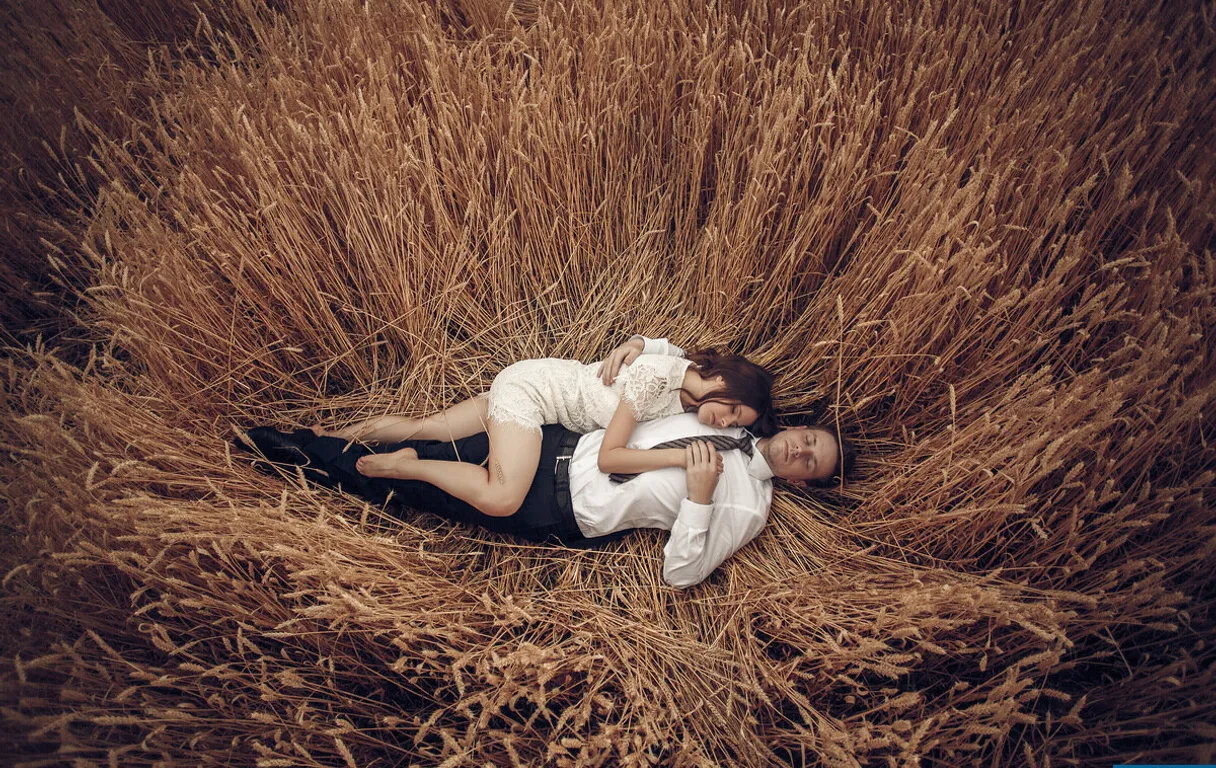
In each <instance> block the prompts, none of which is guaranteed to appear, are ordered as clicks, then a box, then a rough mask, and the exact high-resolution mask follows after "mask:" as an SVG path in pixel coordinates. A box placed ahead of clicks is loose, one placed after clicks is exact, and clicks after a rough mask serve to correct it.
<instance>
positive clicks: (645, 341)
mask: <svg viewBox="0 0 1216 768" xmlns="http://www.w3.org/2000/svg"><path fill="white" fill-rule="evenodd" d="M633 339H641V340H642V354H643V355H669V356H671V357H684V350H683V348H681V347H677V346H676V345H675V344H672V343H671V342H670V341H668V340H667V339H666V338H662V339H649V338H646V337H645V336H643V335H642V334H640V333H635V334H634V335H633V336H632V337H631V338H630V339H629V340H630V341H633Z"/></svg>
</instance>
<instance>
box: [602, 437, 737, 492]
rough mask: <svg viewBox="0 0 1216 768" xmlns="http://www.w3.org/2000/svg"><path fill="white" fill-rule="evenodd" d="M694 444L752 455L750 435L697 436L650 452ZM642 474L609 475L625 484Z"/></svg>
mask: <svg viewBox="0 0 1216 768" xmlns="http://www.w3.org/2000/svg"><path fill="white" fill-rule="evenodd" d="M693 443H710V444H711V445H713V447H715V448H717V449H718V450H719V451H733V450H736V449H737V450H740V451H743V453H744V454H746V455H747V457H748V458H751V455H752V439H751V437H750V436H748V435H744V436H743V437H729V436H727V435H695V436H693V437H680V438H676V439H675V440H668V441H667V442H665V443H659V444H658V445H655V446H652V447H650V448H649V449H648V450H651V451H657V450H660V449H663V448H684V447H687V446H689V445H692V444H693ZM639 474H640V473H638V472H634V473H633V474H625V473H623V472H614V473H612V474H611V475H609V476H608V477H609V479H611V480H612V482H614V483H624V482H627V481H629V480H632V479H633V478H635V477H637V476H638V475H639Z"/></svg>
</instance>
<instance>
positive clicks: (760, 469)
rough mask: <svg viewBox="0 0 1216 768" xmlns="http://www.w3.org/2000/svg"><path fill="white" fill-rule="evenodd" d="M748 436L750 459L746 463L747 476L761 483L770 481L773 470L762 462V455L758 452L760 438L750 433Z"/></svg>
mask: <svg viewBox="0 0 1216 768" xmlns="http://www.w3.org/2000/svg"><path fill="white" fill-rule="evenodd" d="M748 436H749V437H751V438H752V457H751V459H750V460H749V461H748V462H747V474H749V475H751V476H752V477H754V478H756V479H757V480H761V481H763V480H772V479H773V477H774V474H773V468H772V467H770V466H769V465H768V462H767V461H765V460H764V454H763V453H761V452H760V438H758V437H756V436H755V435H752V434H751V433H750V432H749V433H748Z"/></svg>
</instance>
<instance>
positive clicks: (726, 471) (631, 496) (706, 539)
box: [237, 413, 853, 588]
mask: <svg viewBox="0 0 1216 768" xmlns="http://www.w3.org/2000/svg"><path fill="white" fill-rule="evenodd" d="M713 435H725V436H729V437H735V438H745V439H744V440H743V441H742V442H743V443H745V444H746V445H747V447H749V448H750V449H751V455H750V456H749V455H748V452H747V451H746V450H745V449H733V450H724V451H718V450H717V449H716V448H714V446H713V445H712V444H710V443H708V442H696V443H694V444H692V445H689V446H687V447H685V449H684V450H685V456H686V465H685V467H684V468H683V469H681V468H675V467H670V468H667V469H660V470H654V471H651V472H646V473H644V474H641V475H638V476H636V477H634V478H632V479H629V480H626V481H624V482H616V481H614V480H613V479H612V478H610V477H609V476H608V475H605V474H604V473H603V472H600V471H599V467H598V454H599V448H600V443H601V442H602V441H603V438H604V430H597V431H595V432H592V433H590V434H587V435H578V434H575V433H573V432H570V431H569V430H567V429H565V428H563V427H561V426H558V425H549V426H546V427H545V428H544V430H543V439H542V447H541V458H540V463H539V465H538V467H537V471H536V477H535V478H534V479H533V482H532V486H531V488H530V489H529V491H528V494H527V496H526V497H525V498H524V501H523V504H522V505H521V506H520V508H519V510H518V511H517V512H516V513H515V514H513V515H510V516H507V517H491V516H489V515H484V514H482V513H481V512H479V511H478V510H476V509H474V508H473V507H471V506H469V505H468V504H466V503H464V502H462V501H460V500H459V499H455V498H453V497H451V496H449V495H447V494H446V493H444V492H442V491H440V490H439V489H437V488H435V487H434V486H431V485H427V484H426V483H422V482H419V481H414V480H395V479H383V478H372V477H366V476H364V475H362V474H360V473H359V472H358V471H357V470H356V469H355V462H356V461H358V459H359V458H360V457H361V456H365V455H367V454H368V453H372V452H377V453H378V452H382V451H395V450H400V449H401V448H413V449H414V450H415V451H417V453H418V455H419V457H420V458H424V459H437V460H446V461H467V462H473V463H478V462H481V461H484V460H485V459H486V457H487V455H488V453H489V441H488V439H487V438H486V435H485V433H481V434H478V435H474V436H472V437H468V438H463V439H460V440H455V441H451V442H447V441H408V440H407V441H404V442H398V443H392V444H387V445H380V446H376V447H375V448H371V447H368V446H365V445H360V444H355V443H349V442H348V441H346V440H344V439H342V438H338V437H317V436H315V435H314V434H313V433H312V432H309V431H308V430H297V431H296V432H295V433H292V434H288V433H285V432H279V431H278V430H273V429H270V428H268V427H259V428H256V429H252V430H250V431H249V432H248V433H247V440H248V442H249V443H250V444H251V445H252V446H253V447H254V448H256V449H257V450H258V451H260V452H261V453H262V455H263V456H265V457H266V458H268V459H270V460H271V461H275V462H281V463H287V464H295V465H298V466H301V467H303V471H304V474H305V476H306V477H308V478H309V479H310V480H313V481H315V482H318V483H321V484H323V485H327V486H330V487H337V488H340V489H342V490H345V491H349V492H353V493H356V494H358V495H360V496H363V497H364V498H367V499H369V500H371V501H374V502H376V503H383V502H385V501H387V500H389V499H390V497H391V498H393V499H395V500H396V501H399V502H400V503H402V504H406V505H408V506H410V507H413V508H416V509H421V510H425V511H429V512H433V513H435V514H438V515H440V516H442V517H446V518H448V519H450V520H454V521H457V522H465V523H473V524H476V525H480V526H482V527H484V528H488V529H490V530H493V531H497V532H499V533H510V534H513V535H516V536H520V537H523V538H526V539H530V540H533V541H545V540H550V539H556V540H558V541H560V542H562V543H564V544H567V545H569V546H576V547H584V546H594V545H596V544H599V543H602V542H604V541H609V540H613V539H616V538H619V537H620V536H623V535H625V534H626V533H628V531H630V530H632V529H634V528H661V529H664V530H670V531H671V535H670V537H669V538H668V540H667V544H666V546H665V547H664V549H663V553H664V558H663V579H664V581H666V582H667V583H668V584H671V585H672V586H674V587H681V588H683V587H689V586H692V585H693V584H697V583H700V582H701V581H702V580H704V579H705V578H706V577H707V576H708V575H709V574H710V573H712V572H713V570H714V569H715V568H717V567H718V566H719V565H720V564H721V563H722V562H723V561H725V560H726V558H728V557H730V556H731V555H732V554H734V553H735V552H736V551H737V550H738V549H739V548H740V547H742V546H744V545H745V544H747V542H749V541H751V540H752V539H753V538H755V536H756V534H758V533H759V532H760V529H761V528H763V527H764V523H765V521H766V520H767V519H768V510H769V505H770V504H771V502H772V494H773V486H772V478H773V477H774V476H776V477H781V478H784V479H786V480H789V481H792V482H809V483H812V484H821V483H825V482H827V481H829V480H830V479H831V478H832V477H833V476H834V475H837V474H838V472H837V470H838V467H839V468H840V469H841V470H842V471H843V473H844V474H845V475H847V473H848V471H849V469H850V467H851V465H852V460H853V450H852V447H851V446H850V445H849V443H848V441H847V440H845V441H843V442H844V444H843V446H842V445H839V444H838V443H837V441H836V438H835V436H834V435H833V433H832V432H829V431H828V430H825V429H821V428H817V427H794V428H791V429H786V430H783V431H781V432H779V433H778V434H777V435H775V436H773V437H772V438H754V437H752V436H751V435H749V434H748V433H747V432H746V431H745V430H744V429H742V428H739V427H733V428H728V429H716V428H714V427H709V426H706V425H704V424H701V423H700V422H699V421H697V418H696V415H695V414H689V413H686V414H680V415H678V416H671V417H668V418H666V419H659V420H656V421H650V422H645V423H642V424H639V425H638V426H637V428H636V429H635V430H634V432H633V435H632V437H631V439H630V441H629V447H631V448H653V447H655V446H656V445H658V444H660V443H663V442H666V441H669V440H673V439H678V438H686V437H706V438H708V437H710V436H713ZM237 445H238V447H241V448H247V447H248V446H246V445H244V444H242V443H241V442H239V441H238V442H237Z"/></svg>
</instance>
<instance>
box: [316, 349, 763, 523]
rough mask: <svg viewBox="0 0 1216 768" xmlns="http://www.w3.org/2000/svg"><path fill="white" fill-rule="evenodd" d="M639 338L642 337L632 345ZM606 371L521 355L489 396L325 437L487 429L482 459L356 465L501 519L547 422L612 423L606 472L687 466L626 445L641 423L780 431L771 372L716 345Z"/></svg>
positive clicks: (674, 453)
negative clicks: (691, 417)
mask: <svg viewBox="0 0 1216 768" xmlns="http://www.w3.org/2000/svg"><path fill="white" fill-rule="evenodd" d="M636 342H637V337H635V339H634V340H632V341H631V342H630V344H636ZM626 346H628V345H626ZM635 349H636V348H635ZM675 349H677V350H678V348H675ZM614 357H617V355H616V353H614ZM630 357H632V356H630ZM617 359H619V357H617ZM601 369H602V366H601V365H600V364H598V363H592V364H590V365H584V364H583V363H581V362H579V361H577V360H558V359H552V358H548V359H543V360H524V361H521V362H518V363H515V364H514V365H511V366H509V367H507V368H505V369H504V370H503V371H502V372H501V373H499V374H498V376H497V377H495V379H494V383H493V384H492V385H491V386H490V391H489V393H488V394H487V395H483V396H481V397H476V398H473V399H471V400H465V401H464V402H462V403H459V404H457V405H455V406H452V407H451V408H448V409H447V410H445V411H442V412H440V413H437V414H433V415H431V416H427V417H425V418H421V419H412V418H407V417H404V416H384V417H380V418H377V419H369V420H368V421H365V422H362V423H360V424H357V425H354V426H352V427H348V428H346V429H343V430H337V431H332V432H323V433H322V434H323V435H328V436H335V437H342V438H346V439H359V440H366V441H369V442H390V441H398V440H406V439H418V440H455V439H459V438H462V437H468V436H469V435H474V434H477V433H479V432H486V433H487V434H488V436H489V442H490V452H489V458H488V460H487V461H486V464H485V466H482V465H478V464H466V463H460V462H448V461H423V460H419V459H418V457H417V454H416V453H415V452H414V451H413V450H412V449H409V448H406V449H402V450H400V451H395V452H393V453H382V454H374V455H369V456H365V457H363V458H361V459H360V460H359V462H358V465H357V468H358V471H359V472H360V473H362V474H364V475H366V476H368V477H385V478H398V479H402V480H421V481H423V482H427V483H430V484H431V485H434V486H435V487H437V488H439V489H440V490H443V491H445V492H447V493H449V494H451V495H452V496H455V497H457V498H459V499H461V500H463V501H465V502H466V503H468V504H470V505H472V506H473V507H475V508H476V509H478V510H480V511H481V512H483V513H484V514H487V515H492V516H495V517H504V516H508V515H511V514H513V513H514V512H515V510H516V509H518V508H519V505H520V503H521V502H522V501H523V498H524V496H525V495H526V494H527V492H528V488H529V487H530V486H531V484H532V479H533V477H534V476H535V474H536V466H537V462H538V461H539V460H540V451H541V429H540V428H541V426H542V425H543V424H553V423H558V424H561V425H562V426H564V427H566V428H567V429H570V430H572V431H575V432H583V433H585V432H591V431H593V430H596V429H606V430H607V431H606V433H605V437H604V441H603V446H602V447H601V449H600V453H599V468H600V470H601V471H603V472H606V473H614V472H621V473H635V472H646V471H649V470H652V469H662V468H664V467H683V466H685V461H686V458H685V451H684V450H683V449H671V450H658V451H653V450H652V451H638V450H631V449H629V448H626V447H625V446H626V444H627V442H628V440H629V436H630V434H632V432H633V428H634V426H635V425H636V424H637V423H638V422H639V421H647V420H650V419H656V418H661V417H664V416H671V415H675V414H677V413H681V412H685V411H695V412H696V413H697V418H698V419H699V420H700V421H701V422H702V423H704V424H709V425H711V426H717V427H731V426H753V425H755V429H756V431H757V432H758V433H760V434H761V435H768V434H771V433H772V432H773V431H774V425H775V418H774V416H773V412H772V394H771V390H772V375H771V374H770V373H769V372H768V371H766V370H764V369H763V368H761V367H760V366H758V365H755V364H754V363H752V362H750V361H748V360H747V359H745V358H743V357H741V356H738V355H729V354H718V353H717V352H715V351H714V350H712V349H709V350H705V351H703V352H699V353H695V354H691V355H689V356H688V357H687V358H684V357H679V356H675V355H646V354H643V355H640V356H637V357H636V359H632V362H630V363H629V364H627V365H626V366H625V367H624V368H622V369H621V372H620V375H619V376H617V377H616V379H615V381H613V382H612V383H611V384H605V383H604V382H605V380H607V379H608V378H610V377H608V376H605V377H603V379H602V378H601V376H600V371H601Z"/></svg>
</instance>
